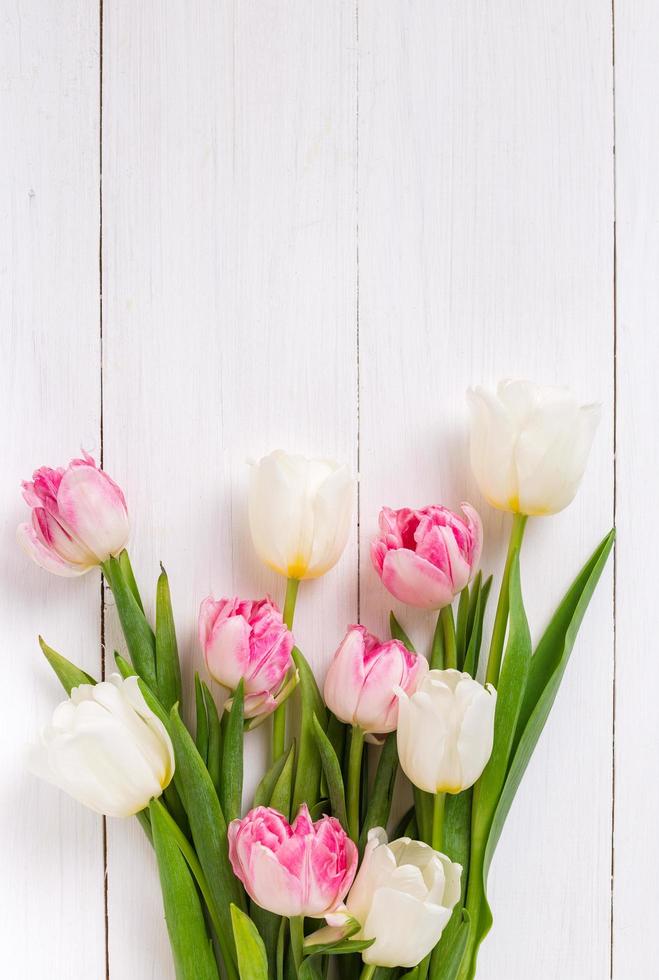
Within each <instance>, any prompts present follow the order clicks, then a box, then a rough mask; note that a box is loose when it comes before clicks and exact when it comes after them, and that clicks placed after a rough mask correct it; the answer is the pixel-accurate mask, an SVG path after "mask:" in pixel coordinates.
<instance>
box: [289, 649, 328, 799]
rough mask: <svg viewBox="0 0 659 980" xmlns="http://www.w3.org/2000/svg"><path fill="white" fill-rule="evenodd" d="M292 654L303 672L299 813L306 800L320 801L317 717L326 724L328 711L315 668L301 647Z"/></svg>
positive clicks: (296, 790)
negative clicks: (316, 734) (315, 721)
mask: <svg viewBox="0 0 659 980" xmlns="http://www.w3.org/2000/svg"><path fill="white" fill-rule="evenodd" d="M292 657H293V660H294V662H295V666H296V667H297V669H298V671H299V673H300V699H301V702H302V712H301V717H300V740H299V749H298V758H297V766H296V770H295V785H294V788H293V807H292V809H293V813H297V810H298V807H299V806H300V805H301V804H302V803H305V802H306V803H307V804H308V806H309V807H310V808H311V807H312V806H314V804H315V803H317V802H318V795H319V788H320V774H321V768H322V767H321V762H320V754H319V752H318V748H317V746H316V738H315V736H314V724H313V718H314V715H315V716H316V717H317V718H318V721H319V722H320V724H321V725H322V726H324V725H326V723H327V712H326V710H325V705H324V703H323V699H322V698H321V696H320V691H319V690H318V685H317V684H316V678H315V677H314V674H313V671H312V670H311V667H310V666H309V664H308V663H307V661H306V660H305V658H304V657H303V655H302V653H301V652H300V651H299V650H298V648H297V647H295V648H294V649H293V653H292Z"/></svg>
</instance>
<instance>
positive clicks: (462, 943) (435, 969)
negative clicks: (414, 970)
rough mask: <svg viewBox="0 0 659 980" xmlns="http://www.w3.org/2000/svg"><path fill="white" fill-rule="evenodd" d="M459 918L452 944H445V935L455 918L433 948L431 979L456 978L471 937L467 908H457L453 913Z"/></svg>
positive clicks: (451, 979) (446, 979) (453, 979)
mask: <svg viewBox="0 0 659 980" xmlns="http://www.w3.org/2000/svg"><path fill="white" fill-rule="evenodd" d="M453 915H454V916H456V919H457V926H456V929H455V933H454V934H453V936H452V942H451V945H450V946H444V943H443V941H444V936H445V935H446V933H447V930H448V929H450V927H451V924H452V922H453V919H451V922H449V924H448V926H447V927H446V929H445V930H444V932H443V933H442V938H441V939H440V941H439V944H438V945H437V946H436V947H435V949H434V950H433V954H432V956H431V958H430V970H429V972H428V977H429V980H456V978H457V976H458V971H459V970H460V965H461V963H462V958H463V956H464V952H465V949H466V947H467V939H468V937H469V927H470V921H469V913H468V912H467V910H466V909H456V910H455V912H454V913H453Z"/></svg>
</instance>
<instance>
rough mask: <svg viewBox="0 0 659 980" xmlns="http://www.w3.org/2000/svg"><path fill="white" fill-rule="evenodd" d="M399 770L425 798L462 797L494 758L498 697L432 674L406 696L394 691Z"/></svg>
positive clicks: (445, 673)
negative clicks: (396, 711) (424, 794)
mask: <svg viewBox="0 0 659 980" xmlns="http://www.w3.org/2000/svg"><path fill="white" fill-rule="evenodd" d="M396 693H397V695H398V734H397V741H398V755H399V759H400V765H401V769H402V770H403V772H404V773H405V775H406V776H407V777H408V779H410V780H411V782H413V783H414V785H415V786H417V787H418V788H419V789H423V790H425V791H426V792H427V793H461V792H462V790H464V789H468V788H469V787H470V786H473V784H474V783H475V782H476V780H477V779H478V777H479V776H480V774H481V773H482V771H483V769H484V768H485V766H486V765H487V761H488V759H489V758H490V755H491V754H492V743H493V739H494V709H495V707H496V700H497V693H496V691H495V690H494V688H493V687H492V685H491V684H486V685H485V687H483V685H482V684H479V683H478V681H475V680H474V679H473V677H470V675H469V674H463V673H461V672H460V671H459V670H430V671H428V673H427V674H426V675H425V677H423V678H422V679H421V683H420V684H419V687H418V688H417V690H416V692H415V693H414V694H412V695H410V696H408V695H407V694H405V692H404V691H403V690H402V689H400V688H398V689H397V691H396Z"/></svg>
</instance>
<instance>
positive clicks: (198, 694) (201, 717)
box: [194, 671, 208, 764]
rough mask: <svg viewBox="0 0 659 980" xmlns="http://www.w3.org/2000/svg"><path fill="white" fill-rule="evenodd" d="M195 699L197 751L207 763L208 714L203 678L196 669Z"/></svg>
mask: <svg viewBox="0 0 659 980" xmlns="http://www.w3.org/2000/svg"><path fill="white" fill-rule="evenodd" d="M194 699H195V710H196V716H197V729H196V733H195V745H196V746H197V752H198V753H199V755H200V756H201V757H202V759H203V760H204V764H205V763H206V762H208V714H207V712H206V700H205V698H204V691H203V688H202V686H201V679H200V677H199V674H198V673H197V672H196V671H195V675H194Z"/></svg>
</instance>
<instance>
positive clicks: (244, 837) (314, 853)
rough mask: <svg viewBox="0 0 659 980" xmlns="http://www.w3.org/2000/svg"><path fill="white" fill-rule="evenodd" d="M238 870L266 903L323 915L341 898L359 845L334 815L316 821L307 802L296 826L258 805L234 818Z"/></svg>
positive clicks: (285, 911) (284, 911)
mask: <svg viewBox="0 0 659 980" xmlns="http://www.w3.org/2000/svg"><path fill="white" fill-rule="evenodd" d="M229 857H230V858H231V865H232V867H233V870H234V874H235V875H236V876H237V877H238V878H239V879H240V880H241V881H242V883H243V885H244V886H245V890H246V891H247V894H248V895H249V897H250V898H251V899H252V900H253V901H255V902H256V904H257V905H260V906H261V908H264V909H267V910H268V911H270V912H274V913H276V914H277V915H285V916H288V917H289V918H291V917H293V916H298V915H308V916H312V917H314V918H317V919H319V918H322V917H323V916H325V915H327V914H328V913H329V912H333V911H335V910H336V908H337V907H338V906H339V905H340V904H341V902H342V901H343V899H344V898H345V896H346V894H347V893H348V890H349V888H350V886H351V884H352V881H353V878H354V877H355V872H356V870H357V847H356V845H355V844H354V843H353V841H351V840H350V838H349V837H348V835H347V834H346V832H345V831H344V829H343V827H342V826H341V824H340V823H339V821H338V820H336V819H335V818H334V817H321V819H320V820H317V821H316V823H312V821H311V817H310V816H309V810H308V809H307V805H306V803H303V804H302V806H301V807H300V810H299V812H298V815H297V817H296V818H295V821H294V822H293V825H292V826H291V825H290V824H289V823H288V821H287V820H286V818H285V817H283V816H282V815H281V813H278V812H277V810H273V809H272V808H271V807H266V806H258V807H256V809H254V810H250V812H249V813H248V814H247V816H246V817H243V819H242V820H232V821H231V823H230V824H229Z"/></svg>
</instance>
